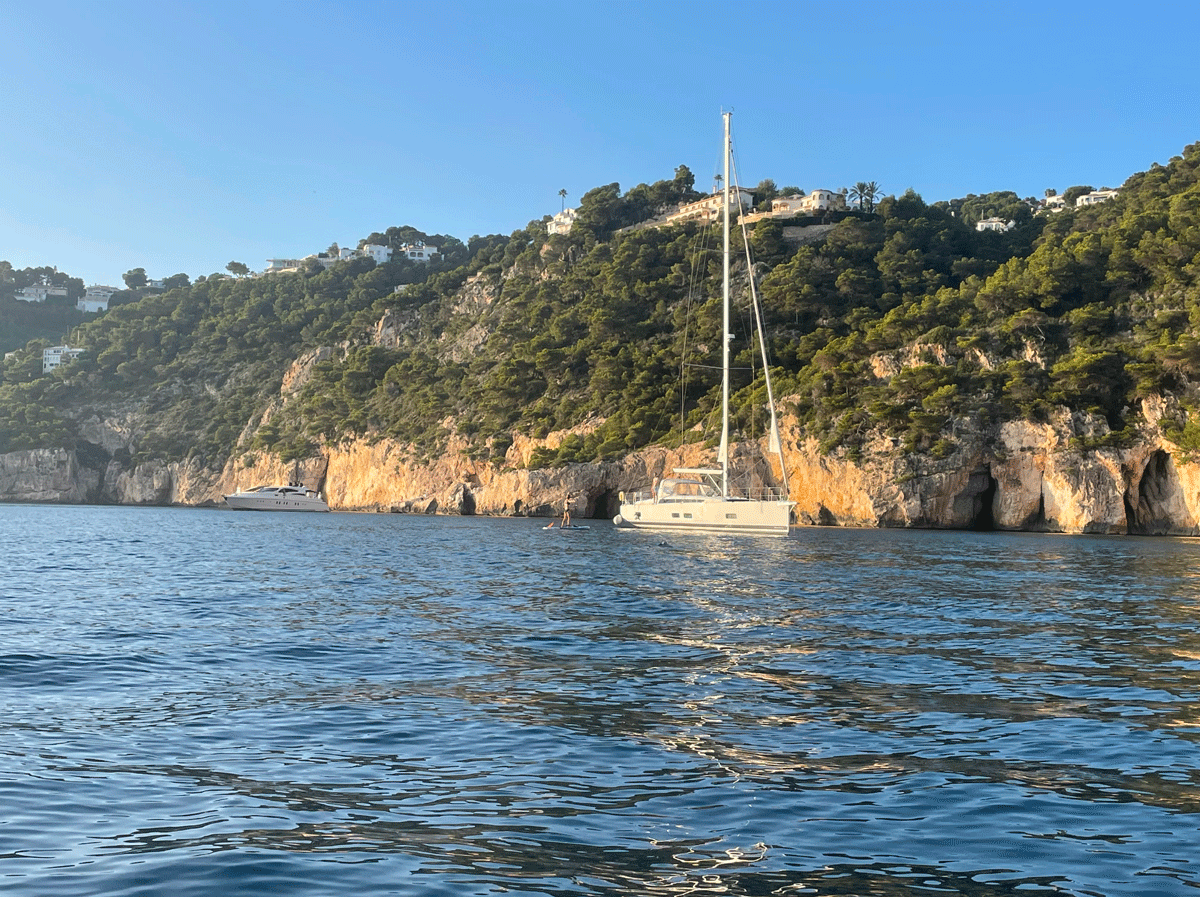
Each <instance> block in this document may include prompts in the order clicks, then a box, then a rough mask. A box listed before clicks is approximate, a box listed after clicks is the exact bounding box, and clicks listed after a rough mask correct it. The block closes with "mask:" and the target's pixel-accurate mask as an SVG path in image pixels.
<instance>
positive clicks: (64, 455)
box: [0, 449, 100, 504]
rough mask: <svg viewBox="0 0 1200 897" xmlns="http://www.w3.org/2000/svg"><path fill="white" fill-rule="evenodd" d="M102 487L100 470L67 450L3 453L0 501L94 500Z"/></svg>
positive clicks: (0, 466) (0, 471)
mask: <svg viewBox="0 0 1200 897" xmlns="http://www.w3.org/2000/svg"><path fill="white" fill-rule="evenodd" d="M99 487H100V474H99V472H98V471H96V470H93V469H91V468H88V467H85V466H83V465H82V464H80V463H79V459H78V458H77V457H76V455H75V453H74V452H68V451H66V450H64V449H31V450H29V451H23V452H10V453H8V454H7V455H0V501H27V502H61V503H65V504H80V503H85V502H91V501H95V500H96V498H97V496H98V493H99Z"/></svg>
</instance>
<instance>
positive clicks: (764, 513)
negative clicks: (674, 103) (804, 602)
mask: <svg viewBox="0 0 1200 897" xmlns="http://www.w3.org/2000/svg"><path fill="white" fill-rule="evenodd" d="M730 115H731V113H729V112H725V113H723V115H722V117H723V119H724V124H725V144H724V162H723V165H724V176H723V177H722V179H721V184H722V190H723V193H724V195H723V197H722V199H723V202H722V247H721V248H722V271H721V303H722V334H723V339H722V347H721V442H720V445H719V447H718V450H717V464H719V465H720V466H719V467H714V468H706V467H696V468H676V469H675V471H674V476H672V477H668V478H666V479H663V480H662V481H661V482H658V483H656V484H655V485H654V486H653V487H652V488H651V489H650V490H649V491H645V492H634V493H622V495H621V509H620V512H619V513H618V514H617V516H616V517H614V518H613V523H615V524H616V525H617V526H622V527H632V528H644V529H656V530H678V531H694V532H715V533H745V534H751V535H779V536H786V535H787V534H788V531H789V527H790V524H791V515H792V508H793V507H794V506H795V502H793V501H790V500H789V498H788V491H787V472H786V469H785V467H784V462H783V452H782V447H781V445H780V441H779V425H778V421H777V419H776V416H775V401H774V395H773V393H772V390H771V374H770V368H769V366H768V364H767V350H766V340H765V338H764V335H763V326H762V315H761V313H760V310H759V307H758V294H757V291H756V290H755V288H754V278H753V276H751V278H750V291H751V302H752V306H753V308H754V320H755V324H756V329H757V334H758V340H759V347H760V349H761V351H762V361H763V372H764V375H765V376H766V386H767V403H768V406H769V407H770V412H771V431H770V435H769V449H770V451H771V452H772V453H774V454H775V455H777V456H778V458H779V468H780V472H781V479H782V483H783V487H782V489H766V490H762V491H761V493H760V494H758V495H749V494H747V495H734V494H732V492H731V489H730V478H729V356H730V339H731V334H730V325H729V319H730V300H729V280H730V276H729V271H730V250H729V243H730V239H729V219H730V184H731V180H730V176H729V174H730V172H729V169H730V159H731V156H732V141H731V137H730V124H729V120H730ZM743 227H744V225H743ZM748 253H749V249H747V262H749V256H748Z"/></svg>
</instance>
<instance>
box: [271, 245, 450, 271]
mask: <svg viewBox="0 0 1200 897" xmlns="http://www.w3.org/2000/svg"><path fill="white" fill-rule="evenodd" d="M418 249H419V250H420V252H419V254H418V255H413V254H412V253H413V252H414V251H417V250H418ZM435 252H437V247H436V246H428V247H427V246H425V244H424V243H418V244H416V245H415V246H409V245H407V244H405V245H404V246H401V247H400V248H399V249H398V250H396V253H395V254H396V255H397V257H400V258H411V259H413V260H414V261H421V262H427V261H429V256H431V255H433V253H435ZM392 255H393V253H392V248H391V247H390V246H380V245H379V244H377V243H364V244H363V246H362V248H360V249H350V248H349V247H347V246H343V247H341V248H339V249H338V251H337V253H336V254H335V253H326V252H319V253H314V254H313V255H306V256H305V257H304V258H302V259H267V267H266V268H264V269H263V272H262V273H263V274H289V273H291V272H293V271H299V270H300V268H301V267H303V265H304V263H305V262H307V261H308V260H309V259H314V260H315V261H316V262H317V264H318V265H320V266H321V267H322V268H331V267H332V266H334V265H336V264H337V263H338V262H346V261H349V260H350V259H361V258H369V259H372V260H373V261H374V262H375V264H377V265H383V264H386V263H387V262H390V261H391V260H392Z"/></svg>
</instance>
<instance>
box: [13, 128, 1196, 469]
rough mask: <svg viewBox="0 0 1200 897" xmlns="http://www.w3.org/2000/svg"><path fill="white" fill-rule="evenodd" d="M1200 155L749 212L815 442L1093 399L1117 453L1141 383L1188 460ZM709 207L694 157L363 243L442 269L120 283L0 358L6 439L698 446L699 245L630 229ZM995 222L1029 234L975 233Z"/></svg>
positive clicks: (209, 450) (174, 445) (212, 456)
mask: <svg viewBox="0 0 1200 897" xmlns="http://www.w3.org/2000/svg"><path fill="white" fill-rule="evenodd" d="M1198 169H1200V145H1193V146H1190V147H1188V148H1187V149H1186V150H1185V151H1184V154H1183V155H1182V156H1181V157H1177V158H1175V159H1172V160H1171V161H1170V163H1169V164H1168V165H1166V166H1159V165H1155V166H1154V167H1152V168H1151V169H1150V170H1149V171H1146V172H1143V173H1140V174H1136V175H1134V176H1133V177H1131V178H1130V179H1129V180H1128V181H1127V182H1126V184H1125V185H1124V187H1123V188H1122V190H1121V193H1120V195H1119V196H1118V197H1117V198H1116V199H1113V200H1111V201H1109V202H1106V203H1103V204H1098V205H1094V206H1088V207H1084V208H1076V209H1068V210H1066V211H1064V212H1060V213H1057V214H1054V215H1044V214H1040V215H1033V214H1032V213H1031V212H1030V210H1029V207H1028V205H1027V204H1026V203H1024V202H1022V201H1021V200H1020V199H1019V198H1018V197H1017V196H1016V195H1015V194H1012V193H993V194H987V195H984V196H970V197H966V198H964V199H960V200H954V201H951V202H938V203H933V204H927V203H926V202H924V201H923V200H922V198H921V197H919V196H917V195H916V194H915V193H912V192H911V191H910V192H907V193H905V194H903V195H901V196H891V197H886V198H884V199H882V200H880V201H879V202H878V203H877V204H876V205H875V207H874V211H873V213H870V214H867V213H862V214H859V213H850V214H845V215H842V216H840V220H834V221H829V222H826V223H829V224H831V225H832V226H831V227H829V228H827V229H820V238H819V239H811V238H809V237H807V236H805V232H804V231H800V232H799V239H797V234H796V233H794V232H793V231H791V230H789V228H794V227H796V226H801V225H804V224H808V223H813V222H805V221H793V222H780V221H777V220H766V221H761V222H759V223H757V224H756V225H754V226H753V227H752V229H751V232H750V242H751V248H752V250H753V254H754V257H755V260H756V269H757V270H756V274H757V275H758V277H759V282H760V286H761V293H762V297H763V304H764V307H765V313H766V316H767V327H768V331H769V332H770V334H771V337H772V340H773V344H772V347H771V352H772V361H773V364H774V365H776V366H777V368H778V370H777V372H776V373H777V377H778V380H779V388H778V393H779V394H781V395H785V396H789V397H791V400H792V401H793V402H794V403H795V410H796V411H797V413H798V415H799V418H800V420H801V422H802V424H803V426H804V428H805V429H806V431H807V432H808V433H810V434H811V435H814V436H816V437H818V438H819V439H820V440H821V441H822V444H823V445H824V446H825V447H826V448H827V449H833V448H835V447H842V448H843V449H845V450H848V451H851V452H854V451H856V450H857V449H858V448H859V447H860V446H861V445H862V444H863V443H864V441H865V440H866V439H868V438H869V437H870V436H871V435H872V434H878V433H881V432H882V433H886V434H889V435H891V436H892V437H894V438H895V439H896V440H897V441H898V443H899V444H900V445H902V446H904V447H906V448H909V449H912V450H918V451H925V452H930V453H933V454H934V455H941V454H945V453H948V452H949V451H951V450H952V449H953V447H954V433H953V431H952V426H951V423H952V421H954V420H956V419H961V418H963V417H964V416H967V417H972V416H973V417H974V418H975V419H977V420H978V421H979V423H980V425H983V426H986V425H987V424H988V423H994V422H998V421H1002V420H1007V419H1033V420H1037V419H1041V418H1043V417H1044V416H1045V415H1046V414H1047V413H1048V411H1049V409H1050V408H1052V407H1054V406H1060V405H1061V406H1066V407H1069V408H1071V409H1077V410H1086V411H1090V412H1095V413H1099V414H1102V415H1103V416H1104V417H1105V418H1106V419H1107V421H1108V423H1109V427H1110V429H1111V434H1110V436H1109V437H1108V439H1109V440H1110V441H1119V440H1121V439H1123V438H1127V437H1128V436H1129V435H1130V434H1131V432H1132V427H1133V426H1135V425H1136V423H1137V416H1138V413H1139V400H1140V399H1142V398H1145V397H1147V396H1149V395H1156V394H1157V395H1163V396H1166V397H1168V399H1169V401H1168V403H1167V405H1168V411H1169V416H1168V418H1167V420H1166V421H1165V424H1166V426H1167V427H1168V428H1169V430H1170V433H1171V435H1172V438H1175V439H1176V440H1177V441H1180V442H1181V443H1182V444H1183V445H1184V446H1185V447H1186V448H1189V449H1198V448H1200V416H1198V414H1197V413H1198V412H1200V394H1198V393H1197V391H1196V389H1195V388H1194V386H1193V384H1194V383H1195V382H1196V380H1197V376H1198V375H1200V341H1198V340H1197V338H1196V336H1195V333H1196V327H1197V324H1200V291H1198V290H1197V280H1196V278H1197V276H1198V275H1200V172H1198ZM764 183H766V182H764ZM770 186H771V187H773V185H770ZM870 186H873V185H870ZM696 195H697V194H695V192H694V185H693V182H692V176H691V173H690V172H689V171H688V170H687V169H686V167H683V166H681V167H680V168H679V169H677V170H676V173H675V177H674V178H672V179H670V180H664V181H660V182H658V183H656V184H652V185H639V186H638V187H635V188H633V189H631V190H629V191H628V192H626V193H624V194H622V193H621V191H620V188H619V186H618V185H616V184H610V185H607V186H603V187H598V188H596V189H595V190H592V191H590V192H589V193H587V194H586V195H585V196H584V197H583V201H582V203H581V205H580V208H579V213H578V220H577V223H576V224H575V226H574V228H573V229H572V231H571V232H570V233H569V234H565V235H561V234H560V235H554V236H550V237H547V234H546V227H545V224H544V222H542V221H536V222H531V223H530V224H529V225H528V226H527V227H525V228H522V229H520V230H517V231H515V232H513V233H512V234H510V235H508V236H499V235H493V236H487V237H473V238H472V239H471V240H470V241H469V242H468V243H467V244H466V245H464V244H462V243H461V242H459V241H457V240H454V239H453V238H449V237H441V236H437V235H434V236H426V235H425V234H421V233H420V232H418V231H416V230H414V229H412V228H392V229H390V230H389V231H387V232H385V233H382V234H379V233H377V234H371V235H370V236H369V237H367V238H366V240H365V241H364V242H366V241H369V242H391V243H393V244H394V245H398V244H399V243H400V242H403V241H405V240H409V239H426V240H427V241H428V242H430V243H433V244H436V245H439V246H442V247H443V252H442V256H441V258H440V259H439V260H438V261H436V262H435V263H433V264H431V265H428V266H424V265H416V264H412V263H410V262H408V261H406V260H398V261H395V262H391V263H388V264H385V265H380V266H376V265H375V264H374V262H372V261H370V260H366V259H358V260H352V261H348V262H344V263H341V264H338V265H335V266H333V267H332V268H330V269H329V270H321V269H320V267H319V266H316V265H314V266H313V267H312V268H310V269H307V270H304V271H302V272H300V273H296V274H283V275H272V276H269V277H259V278H236V279H235V278H231V277H227V276H224V275H212V276H210V277H208V278H201V279H199V280H198V281H197V282H196V283H191V284H189V283H186V282H184V283H182V284H181V285H178V286H176V287H175V288H173V289H169V290H167V291H165V292H155V293H146V292H139V291H134V292H133V293H131V295H130V297H129V298H130V299H131V300H132V301H127V302H125V304H122V305H120V306H118V307H115V308H113V309H112V310H111V311H110V312H108V313H107V314H104V315H102V316H100V317H99V318H98V319H96V320H93V321H89V322H86V323H83V324H81V325H79V326H78V327H77V329H76V331H75V333H76V336H75V337H73V339H74V340H75V341H76V342H78V343H79V344H80V345H82V346H84V347H85V352H84V354H83V355H81V356H80V358H79V359H78V360H77V361H76V362H74V363H73V364H70V365H66V366H64V367H62V368H61V369H59V370H58V371H55V372H52V373H50V374H46V375H43V374H42V373H41V357H40V345H39V344H37V343H32V344H30V346H29V347H28V348H27V349H26V350H25V351H22V352H18V353H16V355H15V356H14V357H12V358H10V359H8V360H6V361H5V362H4V364H3V367H2V368H0V376H2V377H3V381H2V383H0V451H11V450H15V449H20V448H27V447H35V446H50V445H67V446H69V445H71V444H72V443H73V441H74V440H75V439H77V437H78V432H79V426H80V422H82V421H85V420H87V419H88V418H90V417H93V416H100V417H105V416H108V415H111V414H112V413H114V411H117V410H119V411H136V412H137V413H138V419H139V420H140V421H141V424H140V426H141V428H142V431H141V432H140V434H139V437H138V439H137V446H136V451H137V453H138V454H139V455H140V456H143V457H161V458H166V459H175V458H182V457H185V456H192V457H198V458H199V459H200V460H202V461H203V462H204V463H207V464H210V465H213V466H219V465H221V464H223V463H224V461H225V460H226V459H227V458H229V457H230V456H233V455H238V454H241V453H245V452H248V451H252V450H254V449H271V450H273V451H276V452H279V453H281V454H282V455H283V456H284V457H287V458H300V457H305V456H308V455H311V454H313V453H316V452H319V451H320V449H321V446H322V445H324V444H329V443H336V442H339V441H343V440H346V439H350V438H368V439H370V438H375V437H384V436H386V437H392V438H395V439H397V440H400V441H402V442H405V443H409V444H411V445H413V447H414V449H415V450H416V451H417V452H418V453H425V454H434V453H437V452H438V451H439V450H440V449H441V448H442V446H443V445H444V444H445V441H446V439H447V438H448V437H449V436H450V435H452V434H455V435H458V436H463V437H466V438H467V439H468V441H469V442H470V444H471V445H472V446H473V449H472V450H473V451H474V453H475V454H476V455H477V457H480V458H491V459H495V460H499V459H501V458H502V457H503V455H504V451H505V450H506V449H507V448H508V446H509V445H510V444H511V439H512V435H511V434H512V432H513V431H514V430H517V431H521V432H526V433H528V434H530V435H534V436H537V435H542V434H545V433H547V432H549V431H551V430H562V429H568V428H572V427H575V426H576V425H579V424H581V423H583V422H585V421H591V422H594V426H589V427H588V428H586V431H587V435H585V436H578V437H572V438H569V439H567V440H566V441H565V442H563V444H562V445H561V446H560V447H559V448H558V449H556V450H555V451H553V452H549V451H543V452H541V453H540V454H538V455H537V456H535V458H534V463H535V464H537V465H545V464H555V463H565V462H570V461H577V460H578V461H582V460H592V459H596V458H611V457H617V456H619V455H622V454H624V453H626V452H628V451H630V450H632V449H636V448H639V447H641V446H643V445H646V444H648V443H650V442H654V441H662V440H677V439H679V438H680V435H679V434H680V433H681V432H682V430H681V427H680V418H681V416H682V417H683V418H684V419H685V425H686V427H687V428H689V429H688V432H689V434H690V435H689V438H705V435H706V434H705V431H704V429H703V427H700V426H698V425H699V424H701V423H702V422H703V421H704V420H705V419H706V417H707V416H708V415H709V413H710V412H711V409H712V408H713V406H714V405H715V403H716V401H717V396H716V382H717V377H716V374H715V373H714V370H713V367H714V366H715V365H716V364H717V360H718V356H719V351H720V340H719V337H717V330H718V329H719V309H718V305H719V289H718V288H717V283H718V281H719V259H718V257H717V247H716V246H715V241H714V239H713V235H712V234H711V233H710V232H709V231H708V230H706V229H702V228H700V227H698V226H697V225H694V224H689V225H677V226H673V227H663V228H642V229H638V228H636V227H634V225H636V224H637V223H638V222H641V221H644V220H645V219H646V218H649V217H652V216H653V215H655V214H656V213H658V212H659V211H661V210H662V209H663V208H665V207H669V206H671V205H672V204H674V203H677V202H680V201H685V200H688V199H692V198H694V197H695V196H696ZM997 215H998V216H1002V217H1004V218H1007V219H1011V220H1014V221H1015V222H1016V223H1017V224H1016V227H1014V228H1013V229H1012V230H1010V231H1007V232H993V231H983V232H980V231H977V230H975V228H974V226H973V225H974V223H975V222H976V221H978V220H980V219H981V218H984V217H991V216H997ZM745 274H746V272H745V263H744V262H742V261H739V263H738V264H737V266H736V271H735V276H736V278H737V279H738V281H739V282H740V283H742V284H744V283H745V280H746V277H745ZM185 280H186V279H185ZM384 324H386V326H381V325H384ZM382 331H386V333H384V332H382ZM319 347H333V348H335V350H336V351H334V352H332V353H328V354H329V357H328V358H327V359H326V360H324V361H320V362H318V363H316V364H315V365H314V367H313V369H312V372H311V376H310V377H309V378H308V379H307V381H305V382H304V383H303V384H302V385H301V386H300V388H299V389H298V390H297V391H295V392H294V393H290V392H289V394H288V397H287V399H286V401H285V402H284V404H283V405H282V407H280V401H281V400H280V387H281V384H282V381H283V377H284V374H285V372H286V371H287V369H288V367H289V365H290V364H291V363H292V362H293V361H294V360H295V359H296V358H297V357H299V356H301V355H302V354H304V353H305V352H306V351H309V350H314V349H317V348H319ZM685 359H686V361H687V362H688V363H687V365H686V366H685ZM734 364H735V367H737V368H738V371H737V380H738V382H737V384H736V388H737V390H738V393H739V395H738V396H737V398H736V401H735V406H736V408H737V415H738V419H737V426H738V427H740V428H741V429H742V430H743V431H746V432H753V431H754V429H755V427H756V426H761V404H762V398H763V395H762V385H761V371H760V370H758V360H757V358H756V357H755V355H754V353H753V352H752V351H750V350H749V348H747V349H745V350H743V351H739V352H738V354H737V356H736V358H735V362H734ZM681 370H682V371H684V372H685V374H686V377H687V381H688V382H687V388H686V391H685V393H684V396H683V397H682V399H681V396H680V394H679V390H678V380H679V375H680V372H681ZM268 409H270V414H269V415H267V420H266V421H265V422H264V421H263V416H264V412H266V411H267V410H268ZM691 428H695V429H691Z"/></svg>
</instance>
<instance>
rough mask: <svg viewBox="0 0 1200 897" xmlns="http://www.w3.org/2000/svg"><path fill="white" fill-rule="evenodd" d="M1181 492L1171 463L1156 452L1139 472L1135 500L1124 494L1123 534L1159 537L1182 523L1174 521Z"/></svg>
mask: <svg viewBox="0 0 1200 897" xmlns="http://www.w3.org/2000/svg"><path fill="white" fill-rule="evenodd" d="M1182 493H1183V489H1182V487H1181V486H1180V483H1179V474H1178V473H1176V471H1175V462H1174V460H1172V458H1171V456H1170V455H1169V454H1167V453H1166V452H1164V451H1163V450H1162V449H1159V450H1158V451H1156V452H1155V453H1154V454H1152V455H1151V456H1150V458H1149V460H1147V461H1146V466H1145V468H1143V470H1142V476H1141V478H1140V479H1139V480H1138V486H1137V497H1136V501H1134V500H1133V496H1132V495H1131V494H1129V493H1126V495H1125V522H1126V531H1127V532H1128V533H1129V534H1130V535H1131V536H1162V535H1167V534H1168V533H1170V532H1172V530H1174V529H1175V528H1176V527H1177V526H1179V525H1180V524H1181V523H1183V521H1179V520H1177V519H1176V517H1177V510H1178V508H1179V507H1180V506H1181V505H1182Z"/></svg>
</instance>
